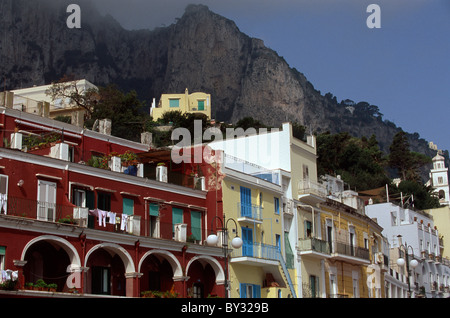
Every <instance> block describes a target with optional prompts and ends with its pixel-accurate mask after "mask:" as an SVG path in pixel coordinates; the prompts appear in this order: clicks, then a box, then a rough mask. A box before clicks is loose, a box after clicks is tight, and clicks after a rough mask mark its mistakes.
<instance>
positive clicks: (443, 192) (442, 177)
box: [429, 152, 450, 205]
mask: <svg viewBox="0 0 450 318" xmlns="http://www.w3.org/2000/svg"><path fill="white" fill-rule="evenodd" d="M429 183H430V185H431V186H432V187H433V188H434V189H435V193H437V194H438V196H439V203H440V204H441V205H449V200H450V191H449V184H448V168H446V167H445V158H444V157H443V156H441V155H440V154H439V152H438V154H437V155H436V156H435V157H434V158H433V169H431V170H430V181H429Z"/></svg>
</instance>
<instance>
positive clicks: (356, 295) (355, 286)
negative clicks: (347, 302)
mask: <svg viewBox="0 0 450 318" xmlns="http://www.w3.org/2000/svg"><path fill="white" fill-rule="evenodd" d="M353 298H359V283H358V279H355V278H354V279H353Z"/></svg>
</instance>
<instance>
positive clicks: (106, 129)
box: [98, 118, 112, 136]
mask: <svg viewBox="0 0 450 318" xmlns="http://www.w3.org/2000/svg"><path fill="white" fill-rule="evenodd" d="M111 127H112V123H111V119H108V118H105V119H101V120H100V121H99V125H98V131H99V132H100V133H102V134H105V135H108V136H111Z"/></svg>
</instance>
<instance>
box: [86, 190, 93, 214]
mask: <svg viewBox="0 0 450 318" xmlns="http://www.w3.org/2000/svg"><path fill="white" fill-rule="evenodd" d="M86 207H87V208H89V210H94V209H95V195H94V192H93V191H86Z"/></svg>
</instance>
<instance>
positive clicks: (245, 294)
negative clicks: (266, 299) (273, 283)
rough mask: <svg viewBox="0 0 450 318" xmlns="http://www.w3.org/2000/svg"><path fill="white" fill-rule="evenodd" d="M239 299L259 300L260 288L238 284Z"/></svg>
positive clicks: (253, 285) (258, 286)
mask: <svg viewBox="0 0 450 318" xmlns="http://www.w3.org/2000/svg"><path fill="white" fill-rule="evenodd" d="M239 291H240V297H241V298H261V286H260V285H255V284H242V283H241V284H239Z"/></svg>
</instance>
